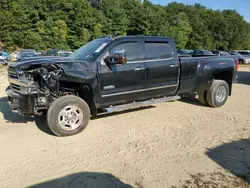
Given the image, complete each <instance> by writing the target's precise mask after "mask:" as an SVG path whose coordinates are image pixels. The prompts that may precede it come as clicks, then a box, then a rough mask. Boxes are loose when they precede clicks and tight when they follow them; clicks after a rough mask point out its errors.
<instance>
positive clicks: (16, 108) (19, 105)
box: [5, 87, 35, 115]
mask: <svg viewBox="0 0 250 188" xmlns="http://www.w3.org/2000/svg"><path fill="white" fill-rule="evenodd" d="M5 92H6V93H7V95H8V100H9V105H10V107H11V108H12V110H13V112H17V113H19V114H25V115H33V114H35V109H34V106H35V98H34V96H32V95H28V96H26V95H22V94H19V93H16V92H14V91H12V90H11V89H10V87H7V88H6V90H5Z"/></svg>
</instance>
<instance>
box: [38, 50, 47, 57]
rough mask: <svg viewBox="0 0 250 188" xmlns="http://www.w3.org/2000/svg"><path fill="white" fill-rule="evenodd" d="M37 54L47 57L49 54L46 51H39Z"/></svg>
mask: <svg viewBox="0 0 250 188" xmlns="http://www.w3.org/2000/svg"><path fill="white" fill-rule="evenodd" d="M37 53H38V55H39V56H46V55H47V52H46V51H44V50H38V51H37Z"/></svg>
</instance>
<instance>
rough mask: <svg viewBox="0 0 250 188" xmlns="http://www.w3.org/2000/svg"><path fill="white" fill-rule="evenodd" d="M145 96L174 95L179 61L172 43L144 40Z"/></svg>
mask: <svg viewBox="0 0 250 188" xmlns="http://www.w3.org/2000/svg"><path fill="white" fill-rule="evenodd" d="M144 44H145V52H146V58H145V63H146V69H147V71H146V91H147V93H146V95H147V97H160V96H167V95H175V94H176V92H177V89H178V84H179V68H180V67H179V66H180V63H179V59H178V58H177V53H176V49H175V45H174V43H173V42H172V41H167V40H166V39H163V40H157V41H156V40H150V39H147V40H145V43H144Z"/></svg>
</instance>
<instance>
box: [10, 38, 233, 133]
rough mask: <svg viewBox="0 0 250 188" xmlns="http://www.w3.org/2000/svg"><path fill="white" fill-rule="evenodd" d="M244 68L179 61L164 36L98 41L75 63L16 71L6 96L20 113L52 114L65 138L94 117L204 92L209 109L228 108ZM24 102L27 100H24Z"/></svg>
mask: <svg viewBox="0 0 250 188" xmlns="http://www.w3.org/2000/svg"><path fill="white" fill-rule="evenodd" d="M237 62H238V60H237V61H234V59H233V56H228V57H218V56H213V57H196V58H193V57H188V58H178V55H177V50H176V49H175V44H174V41H173V40H172V39H171V38H165V37H146V36H126V37H115V38H110V37H107V38H100V39H96V40H93V41H91V42H89V43H87V44H86V45H84V46H82V47H81V48H80V49H78V50H77V51H75V52H74V53H73V54H72V55H71V56H70V57H67V58H56V57H44V58H42V57H40V58H39V61H38V59H37V58H34V59H29V60H28V61H25V60H24V61H22V62H19V63H13V64H10V65H9V68H8V77H9V82H10V86H9V87H8V88H7V89H6V93H7V95H8V99H9V104H10V105H11V107H12V109H13V111H14V112H17V113H20V114H26V115H31V116H32V115H35V114H37V115H41V114H43V113H47V123H48V125H49V127H50V129H51V130H52V132H53V133H54V134H56V135H58V136H69V135H74V134H77V133H79V132H81V131H83V130H84V129H85V128H86V126H87V124H88V121H89V119H90V116H91V115H92V116H97V115H98V114H102V113H111V112H115V111H122V110H125V109H130V108H136V107H140V106H148V105H151V104H155V103H160V102H166V101H172V100H177V99H180V96H181V95H182V94H185V93H193V92H197V93H198V96H199V100H200V102H201V103H202V104H204V105H208V106H211V107H221V106H223V105H224V104H225V103H226V101H227V98H228V96H230V95H231V91H232V83H233V80H234V78H235V73H236V69H237ZM20 99H21V100H20Z"/></svg>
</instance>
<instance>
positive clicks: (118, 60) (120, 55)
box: [104, 50, 127, 65]
mask: <svg viewBox="0 0 250 188" xmlns="http://www.w3.org/2000/svg"><path fill="white" fill-rule="evenodd" d="M104 61H105V63H107V64H108V65H115V64H126V63H127V58H126V54H125V51H124V50H113V51H111V52H110V54H109V56H108V57H106V58H105V59H104Z"/></svg>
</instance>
